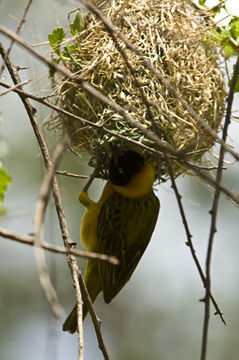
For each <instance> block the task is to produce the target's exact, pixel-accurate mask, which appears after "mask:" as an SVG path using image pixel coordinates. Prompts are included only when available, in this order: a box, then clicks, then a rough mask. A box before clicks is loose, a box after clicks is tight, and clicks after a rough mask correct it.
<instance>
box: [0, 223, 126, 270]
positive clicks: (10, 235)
mask: <svg viewBox="0 0 239 360" xmlns="http://www.w3.org/2000/svg"><path fill="white" fill-rule="evenodd" d="M0 236H1V237H3V238H6V239H11V240H14V241H17V242H20V243H22V244H26V245H31V246H33V245H34V239H33V237H30V236H24V235H20V234H17V233H15V232H14V231H11V230H7V229H4V228H1V227H0ZM39 246H41V247H42V248H43V249H45V250H48V251H51V252H54V253H59V254H64V255H66V254H69V255H74V256H80V257H83V258H89V259H97V260H101V261H108V262H109V263H111V264H113V265H118V264H119V261H118V260H117V259H116V258H115V257H114V256H108V255H104V254H97V253H94V252H89V251H83V250H77V249H69V250H67V249H66V248H65V247H63V246H59V245H53V244H49V243H47V242H45V241H41V243H40V245H39Z"/></svg>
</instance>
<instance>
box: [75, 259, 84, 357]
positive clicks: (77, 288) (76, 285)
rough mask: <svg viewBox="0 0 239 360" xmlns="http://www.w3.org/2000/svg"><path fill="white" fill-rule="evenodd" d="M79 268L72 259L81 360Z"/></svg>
mask: <svg viewBox="0 0 239 360" xmlns="http://www.w3.org/2000/svg"><path fill="white" fill-rule="evenodd" d="M79 271H80V270H79V268H78V265H77V262H76V259H75V258H73V259H72V276H73V282H74V287H75V290H76V305H77V328H78V360H83V310H82V304H83V301H82V295H81V286H80V282H79V276H78V274H79Z"/></svg>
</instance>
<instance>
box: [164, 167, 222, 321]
mask: <svg viewBox="0 0 239 360" xmlns="http://www.w3.org/2000/svg"><path fill="white" fill-rule="evenodd" d="M168 169H169V175H170V179H171V184H172V188H173V190H174V193H175V196H176V199H177V203H178V207H179V211H180V214H181V217H182V222H183V226H184V229H185V233H186V237H187V242H186V245H187V246H188V247H189V249H190V251H191V254H192V258H193V260H194V263H195V265H196V267H197V270H198V273H199V275H200V278H201V280H202V283H203V286H204V287H205V289H206V288H207V282H206V277H205V275H204V273H203V270H202V267H201V265H200V262H199V260H198V258H197V255H196V250H195V249H194V246H193V242H192V234H191V232H190V230H189V225H188V222H187V218H186V215H185V211H184V208H183V204H182V196H181V195H180V193H179V191H178V187H177V185H176V181H175V179H174V176H173V173H172V169H171V165H170V163H169V162H168ZM209 295H210V299H211V301H212V303H213V305H214V307H215V310H216V312H215V315H219V316H220V318H221V320H222V322H223V323H224V325H226V321H225V319H224V318H223V312H222V311H221V310H220V309H219V306H218V304H217V302H216V300H215V299H214V296H213V295H212V293H211V291H210V290H209Z"/></svg>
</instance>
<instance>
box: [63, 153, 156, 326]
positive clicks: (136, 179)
mask: <svg viewBox="0 0 239 360" xmlns="http://www.w3.org/2000/svg"><path fill="white" fill-rule="evenodd" d="M154 179H155V173H154V169H153V167H152V166H151V165H150V164H149V162H148V161H146V160H145V159H144V158H143V157H142V156H141V155H139V154H138V153H136V152H134V151H126V150H125V151H123V150H121V149H118V150H117V151H114V152H113V156H112V160H111V165H110V170H109V180H108V181H107V183H106V185H105V187H104V189H103V193H102V195H101V197H100V199H99V201H98V202H94V201H92V200H91V199H90V198H89V196H88V195H87V193H86V192H85V191H82V192H81V193H80V195H79V201H80V202H81V203H82V204H83V205H84V206H85V207H86V209H87V211H86V213H85V214H84V217H83V220H82V225H81V232H80V235H81V242H82V244H83V246H84V247H85V248H86V249H87V250H89V251H94V252H96V253H102V254H108V255H114V256H115V257H116V258H117V259H118V260H119V265H113V264H110V263H109V262H106V261H100V260H95V259H88V261H87V266H86V271H85V275H84V281H85V284H86V286H87V289H88V292H89V295H90V297H91V300H92V302H94V301H95V299H96V297H97V296H98V295H99V294H100V293H101V292H103V297H104V300H105V302H106V303H109V302H110V301H111V300H112V299H113V298H114V297H115V296H116V295H117V294H118V292H119V291H120V290H121V289H122V287H123V286H124V285H125V284H126V283H127V281H128V280H129V279H130V277H131V275H132V273H133V271H134V270H135V268H136V266H137V264H138V262H139V260H140V259H141V257H142V255H143V253H144V251H145V249H146V247H147V245H148V243H149V241H150V238H151V236H152V233H153V230H154V227H155V224H156V221H157V217H158V212H159V206H160V205H159V200H158V198H157V197H156V196H155V194H154V192H153V183H154ZM87 312H88V309H87V306H86V305H85V304H83V317H85V316H86V314H87ZM63 330H64V331H69V332H70V333H74V332H75V331H76V330H77V315H76V306H75V307H74V308H73V310H72V312H71V313H70V315H69V316H68V318H67V319H66V321H65V322H64V324H63Z"/></svg>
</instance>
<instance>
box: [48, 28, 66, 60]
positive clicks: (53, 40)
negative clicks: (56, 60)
mask: <svg viewBox="0 0 239 360" xmlns="http://www.w3.org/2000/svg"><path fill="white" fill-rule="evenodd" d="M65 36H66V33H65V31H64V29H63V28H57V29H54V30H53V31H52V33H51V34H49V35H48V40H49V43H50V46H51V47H52V49H53V51H54V52H55V53H56V54H57V55H59V56H60V50H61V44H62V41H63V40H64V37H65Z"/></svg>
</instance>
